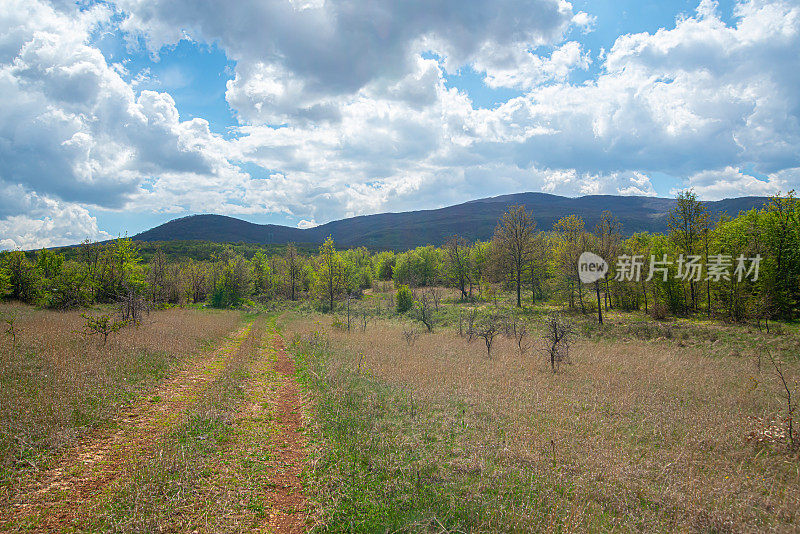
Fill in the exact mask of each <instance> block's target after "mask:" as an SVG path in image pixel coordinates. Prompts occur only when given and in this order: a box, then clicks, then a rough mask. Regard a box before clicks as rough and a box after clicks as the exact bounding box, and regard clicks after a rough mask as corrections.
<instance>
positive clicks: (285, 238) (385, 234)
mask: <svg viewBox="0 0 800 534" xmlns="http://www.w3.org/2000/svg"><path fill="white" fill-rule="evenodd" d="M769 200H770V198H769V197H754V196H748V197H736V198H729V199H723V200H716V201H705V202H703V204H704V205H705V206H706V208H707V209H708V210H709V212H710V213H711V214H712V216H713V217H714V218H715V219H716V218H718V217H719V215H720V214H722V213H728V214H729V215H731V216H735V215H737V214H738V213H739V212H740V211H742V210H748V209H752V208H757V207H761V206H763V205H764V204H765V203H767V202H769ZM515 204H520V205H523V206H525V208H526V209H527V210H528V211H530V212H532V213H533V216H534V218H535V219H536V222H537V228H539V229H541V230H549V229H551V228H552V226H553V224H554V223H555V222H556V221H558V219H560V218H561V217H564V216H566V215H578V216H580V217H582V218H583V220H584V221H585V223H586V228H587V229H588V230H591V229H593V228H594V226H595V224H597V222H598V221H599V219H600V214H601V213H602V212H603V211H605V210H610V211H611V212H612V213H613V214H614V215H615V216H616V217H618V218H619V220H620V222H622V224H623V232H624V233H625V234H626V235H631V234H633V233H635V232H641V231H649V232H665V231H666V230H667V214H668V212H669V210H670V209H671V208H672V206H673V205H674V204H675V199H670V198H660V197H640V196H617V195H587V196H582V197H563V196H559V195H553V194H549V193H540V192H527V193H514V194H509V195H499V196H495V197H486V198H479V199H474V200H470V201H467V202H463V203H461V204H455V205H452V206H445V207H442V208H434V209H428V210H416V211H405V212H387V213H378V214H370V215H359V216H356V217H350V218H346V219H340V220H336V221H331V222H328V223H326V224H323V225H320V226H316V227H313V228H305V229H301V228H293V227H289V226H282V225H277V224H256V223H251V222H248V221H244V220H242V219H237V218H235V217H230V216H227V215H215V214H200V215H190V216H185V217H180V218H178V219H174V220H172V221H169V222H166V223H164V224H161V225H159V226H156V227H154V228H151V229H150V230H146V231H144V232H141V233H139V234H137V235H135V236H133V239H134V240H137V241H175V240H202V241H211V242H217V243H225V242H236V243H239V242H243V243H254V244H265V245H267V244H285V243H288V242H295V243H309V244H314V243H321V242H322V241H324V240H325V238H327V237H328V236H329V235H330V236H333V239H334V241H336V243H337V245H338V246H340V247H356V246H366V247H368V248H372V249H390V250H402V249H409V248H414V247H416V246H422V245H428V244H431V245H441V244H442V243H444V242H445V241H446V240H447V238H448V237H450V236H452V235H454V234H459V235H463V236H464V237H466V238H467V239H470V240H478V239H488V238H490V237H491V235H492V232H493V231H494V227H495V226H496V224H497V220H498V219H499V218H500V217H501V216H502V214H503V213H504V212H505V211H506V210H507V209H508V207H509V206H512V205H515Z"/></svg>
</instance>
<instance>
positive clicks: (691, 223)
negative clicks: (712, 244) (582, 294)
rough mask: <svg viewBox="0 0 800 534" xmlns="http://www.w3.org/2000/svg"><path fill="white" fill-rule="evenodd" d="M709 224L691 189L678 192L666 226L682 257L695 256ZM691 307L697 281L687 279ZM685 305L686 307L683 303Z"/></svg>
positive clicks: (703, 209)
mask: <svg viewBox="0 0 800 534" xmlns="http://www.w3.org/2000/svg"><path fill="white" fill-rule="evenodd" d="M708 225H709V215H708V212H707V211H706V209H705V206H703V203H702V202H700V201H699V200H698V199H697V195H696V194H695V193H694V191H692V190H691V189H689V190H687V191H682V192H681V193H678V196H677V197H676V202H675V207H674V208H672V210H671V211H670V212H669V215H668V216H667V226H668V227H669V235H670V239H672V242H673V243H675V245H676V247H677V248H678V252H679V253H681V254H683V255H684V257H687V258H688V257H689V256H697V255H698V252H700V249H701V242H702V236H703V234H704V232H705V231H706V228H707V227H708ZM689 297H690V302H691V308H692V309H694V310H697V281H696V280H694V279H693V278H690V279H689ZM684 306H685V307H688V306H686V305H685V304H684Z"/></svg>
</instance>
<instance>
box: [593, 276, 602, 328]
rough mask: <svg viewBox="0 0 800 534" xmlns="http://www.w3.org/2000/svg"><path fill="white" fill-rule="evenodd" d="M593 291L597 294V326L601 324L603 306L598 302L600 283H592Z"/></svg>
mask: <svg viewBox="0 0 800 534" xmlns="http://www.w3.org/2000/svg"><path fill="white" fill-rule="evenodd" d="M594 289H595V291H596V292H597V324H603V306H602V303H601V302H600V281H599V280H598V281H596V282H595V283H594Z"/></svg>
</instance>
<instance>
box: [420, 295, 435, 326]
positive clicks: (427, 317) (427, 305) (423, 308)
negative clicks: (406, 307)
mask: <svg viewBox="0 0 800 534" xmlns="http://www.w3.org/2000/svg"><path fill="white" fill-rule="evenodd" d="M416 312H417V313H416V316H417V319H418V320H419V321H420V322H421V323H422V324H424V325H425V328H427V329H428V332H433V306H432V302H431V298H430V297H428V294H427V293H426V292H423V293H422V295H421V296H420V298H419V299H417V307H416Z"/></svg>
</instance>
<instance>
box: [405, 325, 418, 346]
mask: <svg viewBox="0 0 800 534" xmlns="http://www.w3.org/2000/svg"><path fill="white" fill-rule="evenodd" d="M403 337H404V338H405V340H406V344H407V345H408V346H409V347H410V346H411V345H413V344H414V342H416V341H417V338H418V337H419V332H418V331H417V330H416V329H415V328H414V327H407V328H403Z"/></svg>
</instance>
